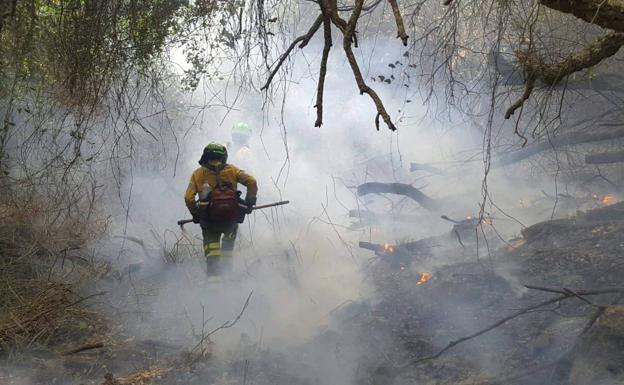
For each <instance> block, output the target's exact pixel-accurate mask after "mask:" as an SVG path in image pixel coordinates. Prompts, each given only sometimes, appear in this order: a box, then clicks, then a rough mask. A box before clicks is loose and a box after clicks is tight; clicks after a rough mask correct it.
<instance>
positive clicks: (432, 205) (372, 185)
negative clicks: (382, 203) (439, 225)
mask: <svg viewBox="0 0 624 385" xmlns="http://www.w3.org/2000/svg"><path fill="white" fill-rule="evenodd" d="M357 194H358V195H360V196H362V195H366V194H397V195H404V196H406V197H408V198H411V199H413V200H415V201H416V202H418V203H419V204H420V205H421V206H422V207H424V208H426V209H427V210H435V209H436V208H437V206H438V204H437V202H436V201H435V200H433V199H431V198H429V197H428V196H427V195H425V194H424V193H423V192H422V191H420V190H419V189H417V188H416V187H414V186H411V185H409V184H404V183H380V182H368V183H364V184H361V185H359V186H358V188H357Z"/></svg>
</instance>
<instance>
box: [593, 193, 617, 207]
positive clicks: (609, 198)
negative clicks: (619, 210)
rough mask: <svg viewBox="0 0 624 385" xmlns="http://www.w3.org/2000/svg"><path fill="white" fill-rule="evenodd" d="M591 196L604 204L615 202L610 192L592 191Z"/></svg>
mask: <svg viewBox="0 0 624 385" xmlns="http://www.w3.org/2000/svg"><path fill="white" fill-rule="evenodd" d="M592 198H593V199H595V200H597V201H599V202H600V203H602V204H605V205H612V204H614V203H616V202H617V199H615V197H614V196H613V195H610V194H607V195H598V194H595V193H594V194H592Z"/></svg>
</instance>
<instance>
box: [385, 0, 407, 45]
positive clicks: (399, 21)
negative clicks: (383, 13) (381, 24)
mask: <svg viewBox="0 0 624 385" xmlns="http://www.w3.org/2000/svg"><path fill="white" fill-rule="evenodd" d="M388 2H389V3H390V6H392V13H393V14H394V20H395V22H396V25H397V37H398V38H400V39H401V40H402V41H403V45H404V46H406V47H407V37H408V36H407V33H405V25H404V24H403V17H402V16H401V10H400V9H399V5H398V4H397V1H396V0H388Z"/></svg>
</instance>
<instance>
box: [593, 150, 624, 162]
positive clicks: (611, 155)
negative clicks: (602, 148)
mask: <svg viewBox="0 0 624 385" xmlns="http://www.w3.org/2000/svg"><path fill="white" fill-rule="evenodd" d="M619 162H624V151H612V152H601V153H598V154H591V155H585V163H587V164H607V163H619Z"/></svg>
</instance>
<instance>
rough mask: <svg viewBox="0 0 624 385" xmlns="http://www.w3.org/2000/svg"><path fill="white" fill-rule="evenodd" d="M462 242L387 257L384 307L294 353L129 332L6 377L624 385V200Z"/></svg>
mask: <svg viewBox="0 0 624 385" xmlns="http://www.w3.org/2000/svg"><path fill="white" fill-rule="evenodd" d="M463 230H465V229H463ZM475 234H481V235H487V236H488V239H489V243H488V244H487V245H484V243H483V242H482V241H479V242H477V237H475ZM457 235H458V234H456V233H455V232H453V231H452V232H449V233H448V234H443V235H441V236H439V237H432V238H428V239H424V240H420V241H416V242H410V243H406V244H402V245H394V246H393V247H386V249H385V250H380V251H379V252H378V253H377V255H376V257H374V259H373V260H372V262H371V263H370V264H368V265H367V266H366V267H365V269H366V270H365V272H364V273H365V276H366V279H368V280H369V281H370V282H369V283H370V284H371V285H372V286H373V287H374V294H373V295H372V297H371V298H367V299H365V300H362V301H358V302H347V303H344V304H343V305H341V306H340V307H339V308H336V309H335V310H334V311H333V312H332V313H331V319H330V321H329V322H328V324H327V325H326V326H325V327H324V328H323V329H322V330H319V331H318V333H317V334H316V335H315V337H313V338H312V339H310V340H308V341H307V342H305V343H303V344H300V345H298V346H295V347H289V348H284V349H273V348H270V347H266V346H263V345H262V344H261V343H259V342H258V341H251V340H250V339H249V337H248V336H246V335H244V334H243V335H241V336H240V342H239V343H238V345H237V346H236V347H235V348H233V349H231V351H230V352H229V353H228V355H227V358H224V357H223V356H222V355H221V356H220V357H219V358H217V357H215V356H213V355H212V347H211V346H210V344H207V348H206V349H204V350H202V353H203V354H201V356H200V355H198V351H197V350H195V351H189V347H188V346H181V345H175V344H171V343H168V342H167V341H157V340H138V339H134V338H131V337H128V336H127V335H124V334H123V333H121V332H120V333H119V335H118V336H117V337H116V338H115V339H112V340H110V341H108V342H107V344H106V346H105V347H104V348H102V349H97V350H87V351H84V352H80V353H75V354H69V355H59V354H58V353H59V352H56V353H51V352H40V353H39V354H34V355H32V357H34V358H32V360H35V361H36V362H35V365H34V368H35V369H33V362H28V363H24V369H23V371H24V372H23V373H22V372H20V370H19V365H18V366H17V368H16V367H15V366H13V369H12V373H2V375H3V376H4V377H3V378H5V379H7V382H6V383H7V384H22V382H20V380H19V379H20V375H21V374H24V377H26V375H25V373H26V372H27V371H28V372H30V373H29V375H28V377H29V378H30V381H31V382H30V383H29V385H30V384H33V382H32V381H34V383H37V384H39V383H40V384H67V383H75V384H87V383H89V384H105V385H119V384H148V383H153V384H256V385H265V384H266V385H269V384H272V385H299V384H301V385H308V384H309V385H312V384H319V385H320V384H323V385H324V384H370V385H373V384H375V385H386V384H396V385H401V384H474V385H476V384H481V385H486V384H518V385H542V384H544V385H545V384H553V385H559V384H561V385H563V384H571V385H586V384H604V385H607V384H622V383H624V366H622V365H621V364H622V362H624V307H622V306H619V305H618V304H619V301H620V300H621V299H622V297H623V296H624V293H623V292H622V291H621V290H620V289H621V288H622V287H624V282H622V281H623V279H622V277H624V260H623V259H622V251H623V250H624V203H618V204H615V205H611V206H607V207H603V208H599V209H595V210H591V211H588V212H584V213H578V214H577V215H575V216H573V217H570V218H566V219H557V220H552V221H546V222H542V223H538V224H535V225H533V226H530V227H528V228H525V229H524V230H523V231H522V239H516V240H514V241H513V242H504V241H502V240H500V239H499V240H498V241H496V240H495V239H496V237H492V233H491V232H490V231H488V230H486V231H482V232H471V231H464V232H462V233H461V235H460V238H461V242H459V241H458V239H457ZM477 249H478V250H479V252H478V253H477ZM488 250H489V251H488ZM363 252H367V251H363ZM371 255H372V253H371ZM423 273H428V275H424V274H423ZM540 304H541V305H540ZM222 332H228V331H222ZM285 333H288V331H287V330H286V331H285ZM33 370H34V371H36V372H37V375H36V376H34V380H33V376H32V371H33ZM108 373H110V374H108ZM107 374H108V376H107ZM105 376H107V378H106V379H105Z"/></svg>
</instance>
